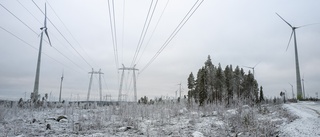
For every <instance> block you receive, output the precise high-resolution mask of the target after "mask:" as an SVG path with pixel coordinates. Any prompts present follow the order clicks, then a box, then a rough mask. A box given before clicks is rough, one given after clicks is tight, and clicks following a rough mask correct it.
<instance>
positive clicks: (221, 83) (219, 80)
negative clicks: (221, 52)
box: [214, 63, 226, 103]
mask: <svg viewBox="0 0 320 137" xmlns="http://www.w3.org/2000/svg"><path fill="white" fill-rule="evenodd" d="M225 81H226V78H225V75H224V72H223V70H222V69H221V65H220V63H219V66H218V68H217V71H216V73H215V77H214V88H215V92H216V97H217V99H216V103H218V100H219V101H220V103H221V102H222V100H223V97H224V94H225V93H224V88H225Z"/></svg>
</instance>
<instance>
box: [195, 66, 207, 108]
mask: <svg viewBox="0 0 320 137" xmlns="http://www.w3.org/2000/svg"><path fill="white" fill-rule="evenodd" d="M195 91H196V92H197V93H198V100H199V105H200V106H203V105H204V103H205V101H206V99H207V89H206V70H205V68H204V67H202V68H201V69H200V70H199V72H198V75H197V85H196V89H195Z"/></svg>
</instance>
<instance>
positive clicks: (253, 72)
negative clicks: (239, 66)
mask: <svg viewBox="0 0 320 137" xmlns="http://www.w3.org/2000/svg"><path fill="white" fill-rule="evenodd" d="M259 63H260V62H259ZM259 63H257V64H256V65H254V66H253V67H248V66H243V67H246V68H249V69H252V73H253V77H254V69H255V68H256V66H257V65H258V64H259Z"/></svg>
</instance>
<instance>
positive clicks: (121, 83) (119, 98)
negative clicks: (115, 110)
mask: <svg viewBox="0 0 320 137" xmlns="http://www.w3.org/2000/svg"><path fill="white" fill-rule="evenodd" d="M122 67H123V68H119V70H122V74H121V81H120V88H119V96H118V101H122V99H121V98H122V93H121V92H122V85H123V76H124V71H125V70H132V71H133V73H132V74H133V90H134V101H135V102H137V86H136V84H137V83H136V73H135V71H136V70H138V71H139V69H136V68H135V67H136V65H134V66H133V67H132V68H126V67H125V66H124V65H123V64H122Z"/></svg>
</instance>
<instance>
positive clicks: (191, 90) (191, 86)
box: [188, 72, 195, 103]
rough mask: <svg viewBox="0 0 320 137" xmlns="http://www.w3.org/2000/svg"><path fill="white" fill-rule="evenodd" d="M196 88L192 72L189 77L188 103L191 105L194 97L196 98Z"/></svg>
mask: <svg viewBox="0 0 320 137" xmlns="http://www.w3.org/2000/svg"><path fill="white" fill-rule="evenodd" d="M194 88H195V80H194V76H193V74H192V72H191V73H190V75H189V77H188V89H189V91H188V102H189V103H190V101H191V99H192V97H194V94H195V93H194Z"/></svg>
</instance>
